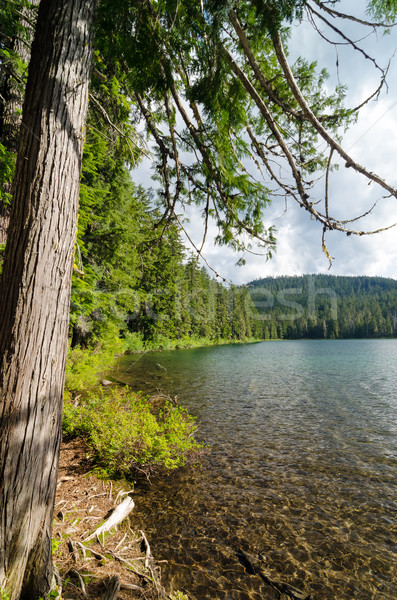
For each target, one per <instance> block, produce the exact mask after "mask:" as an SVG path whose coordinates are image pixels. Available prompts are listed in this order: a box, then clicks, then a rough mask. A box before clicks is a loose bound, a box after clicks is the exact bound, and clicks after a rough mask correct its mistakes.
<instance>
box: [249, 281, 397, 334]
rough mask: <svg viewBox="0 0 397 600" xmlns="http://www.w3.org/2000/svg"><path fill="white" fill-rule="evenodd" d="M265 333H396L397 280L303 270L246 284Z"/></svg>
mask: <svg viewBox="0 0 397 600" xmlns="http://www.w3.org/2000/svg"><path fill="white" fill-rule="evenodd" d="M248 287H249V289H250V294H251V298H252V300H253V302H254V304H255V307H256V309H257V310H258V312H259V313H260V318H261V322H262V336H263V338H265V339H276V338H278V339H301V338H329V339H335V338H363V337H395V336H396V335H397V281H396V280H394V279H385V278H382V277H364V276H363V277H338V276H334V275H302V276H300V277H299V276H297V277H275V278H273V277H267V278H264V279H258V280H256V281H253V282H251V283H250V284H248Z"/></svg>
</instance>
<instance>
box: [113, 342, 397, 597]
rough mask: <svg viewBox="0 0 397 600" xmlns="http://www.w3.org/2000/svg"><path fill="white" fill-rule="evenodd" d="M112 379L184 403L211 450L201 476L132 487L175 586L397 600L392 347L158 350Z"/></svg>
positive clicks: (200, 591)
mask: <svg viewBox="0 0 397 600" xmlns="http://www.w3.org/2000/svg"><path fill="white" fill-rule="evenodd" d="M115 375H116V376H117V377H118V378H119V379H121V380H122V381H125V382H128V383H129V384H130V385H131V387H133V388H134V389H140V390H144V391H147V392H153V391H155V390H161V391H163V392H165V393H169V394H171V395H178V399H179V403H180V404H181V405H183V406H184V407H186V408H187V409H188V410H189V412H191V413H192V414H194V415H196V416H197V422H198V425H199V436H200V437H201V438H202V439H204V440H205V441H206V442H207V443H208V444H209V446H210V447H209V449H208V451H207V453H206V455H205V456H204V459H203V465H202V467H201V468H199V469H191V468H189V469H186V470H184V471H182V472H180V473H178V474H176V475H172V476H170V477H167V478H166V479H165V480H164V481H161V482H154V483H153V485H152V486H143V487H142V486H140V487H139V490H138V491H137V495H138V498H137V509H136V512H135V515H134V517H133V518H134V519H136V522H137V523H140V524H141V525H142V526H143V527H144V528H145V529H146V531H147V532H148V534H149V535H150V538H151V540H152V549H153V552H154V553H155V555H156V557H157V558H158V559H160V560H161V559H164V560H167V561H168V562H167V563H164V566H163V577H164V580H165V582H169V586H170V587H171V588H172V589H186V590H188V591H189V592H190V594H191V597H193V598H196V599H197V600H206V599H211V600H221V599H225V600H226V599H227V600H232V599H233V600H235V599H236V600H259V599H262V598H282V599H284V598H285V599H287V598H304V597H310V598H311V599H312V600H313V599H318V600H324V599H332V600H344V599H348V598H349V599H350V598H355V599H359V600H369V599H379V600H383V599H385V600H386V599H390V600H395V599H396V598H397V503H396V500H397V494H396V488H397V470H396V466H397V340H343V341H342V340H336V341H304V342H303V341H302V342H300V341H291V342H289V341H283V342H264V343H261V344H250V345H233V346H222V347H214V348H201V349H193V350H181V351H172V352H161V353H150V354H146V355H143V356H130V357H124V358H123V359H122V360H121V362H120V364H119V370H118V372H117V373H116V374H115Z"/></svg>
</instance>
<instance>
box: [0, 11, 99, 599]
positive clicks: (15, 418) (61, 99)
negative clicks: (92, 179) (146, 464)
mask: <svg viewBox="0 0 397 600" xmlns="http://www.w3.org/2000/svg"><path fill="white" fill-rule="evenodd" d="M94 7H95V0H42V1H41V4H40V9H39V15H38V21H37V27H36V35H35V40H34V42H33V46H32V57H31V62H30V66H29V77H28V83H27V88H26V94H25V102H24V108H23V125H22V129H21V137H20V145H19V152H18V159H17V167H16V176H15V185H14V190H15V191H14V199H13V203H12V209H11V210H12V212H11V220H10V227H9V232H8V242H7V248H6V256H5V260H4V267H3V274H2V280H1V284H0V315H1V317H0V318H1V319H2V321H1V323H0V360H1V363H0V393H1V397H0V417H1V436H0V490H1V496H0V587H3V588H6V589H8V590H9V592H10V594H11V599H12V600H16V599H21V600H22V599H23V600H27V599H29V600H36V599H37V598H38V597H39V596H40V595H44V594H45V593H46V592H48V590H49V588H50V584H51V574H52V570H51V521H52V511H53V502H54V494H55V485H56V476H57V465H58V452H59V444H60V436H61V418H62V396H63V385H64V370H65V357H66V350H67V333H68V317H69V299H70V288H71V273H72V264H73V246H74V240H75V229H76V219H77V207H78V190H79V177H80V166H81V154H82V146H83V138H84V124H85V118H86V110H87V98H88V81H89V70H90V63H91V35H90V28H91V23H92V18H93V11H94Z"/></svg>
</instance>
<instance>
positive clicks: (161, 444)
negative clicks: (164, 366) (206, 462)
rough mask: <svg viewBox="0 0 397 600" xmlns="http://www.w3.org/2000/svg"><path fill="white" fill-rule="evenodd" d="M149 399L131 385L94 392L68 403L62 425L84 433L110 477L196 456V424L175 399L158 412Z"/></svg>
mask: <svg viewBox="0 0 397 600" xmlns="http://www.w3.org/2000/svg"><path fill="white" fill-rule="evenodd" d="M151 408H152V406H151V402H150V400H149V399H148V398H145V397H142V396H141V395H139V394H135V393H133V392H131V390H129V389H128V388H123V389H119V388H115V389H111V390H107V391H100V390H99V391H97V392H95V393H91V394H90V395H88V397H86V398H85V399H84V401H82V402H81V404H78V405H77V406H75V405H74V404H73V403H72V402H71V401H66V402H65V409H64V423H63V429H64V433H65V435H67V436H77V435H80V436H83V437H85V438H86V440H87V443H88V445H89V446H90V447H91V448H92V450H93V452H94V455H95V458H96V461H97V463H98V465H99V466H101V467H102V468H104V469H105V470H106V471H107V472H108V473H109V474H110V475H112V476H114V475H122V476H125V477H128V476H130V475H131V474H133V473H134V472H135V473H136V472H142V473H144V474H145V475H150V474H153V473H155V472H156V471H157V472H159V471H161V470H173V469H176V468H178V467H181V466H183V465H185V464H186V463H187V462H191V461H194V460H196V459H197V455H198V452H199V451H200V449H201V444H199V443H198V442H197V441H196V439H195V437H194V432H195V430H196V425H195V422H194V419H193V417H191V416H190V415H189V414H188V413H187V412H186V411H185V410H184V409H182V408H181V407H180V406H177V405H175V404H173V403H172V402H170V401H166V402H165V403H164V406H163V408H162V409H161V410H160V411H159V412H158V414H157V416H155V415H154V414H153V412H152V410H151Z"/></svg>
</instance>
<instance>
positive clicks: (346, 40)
mask: <svg viewBox="0 0 397 600" xmlns="http://www.w3.org/2000/svg"><path fill="white" fill-rule="evenodd" d="M308 10H310V11H311V12H312V13H313V14H314V15H316V17H318V18H319V19H321V21H323V22H324V23H325V24H326V25H327V26H328V27H329V28H330V29H332V31H335V33H337V34H338V35H339V36H340V37H341V38H342V39H343V40H345V43H346V44H347V45H349V46H352V47H353V48H354V49H355V50H357V52H360V54H362V55H363V56H364V58H366V59H367V60H369V61H371V62H372V63H373V64H374V66H375V68H376V69H379V71H380V72H381V73H382V75H384V74H385V73H384V69H382V67H380V66H379V65H378V63H377V62H376V60H375V59H374V58H373V57H372V56H370V55H369V54H367V53H366V52H365V50H363V49H362V48H360V46H357V44H356V43H355V42H354V41H353V40H352V39H351V38H349V37H347V35H345V34H344V33H343V31H341V30H340V29H339V28H338V27H335V25H333V24H332V23H330V22H329V21H328V19H326V18H325V17H323V15H321V14H320V13H319V12H317V11H316V10H315V9H314V8H310V7H308Z"/></svg>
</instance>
